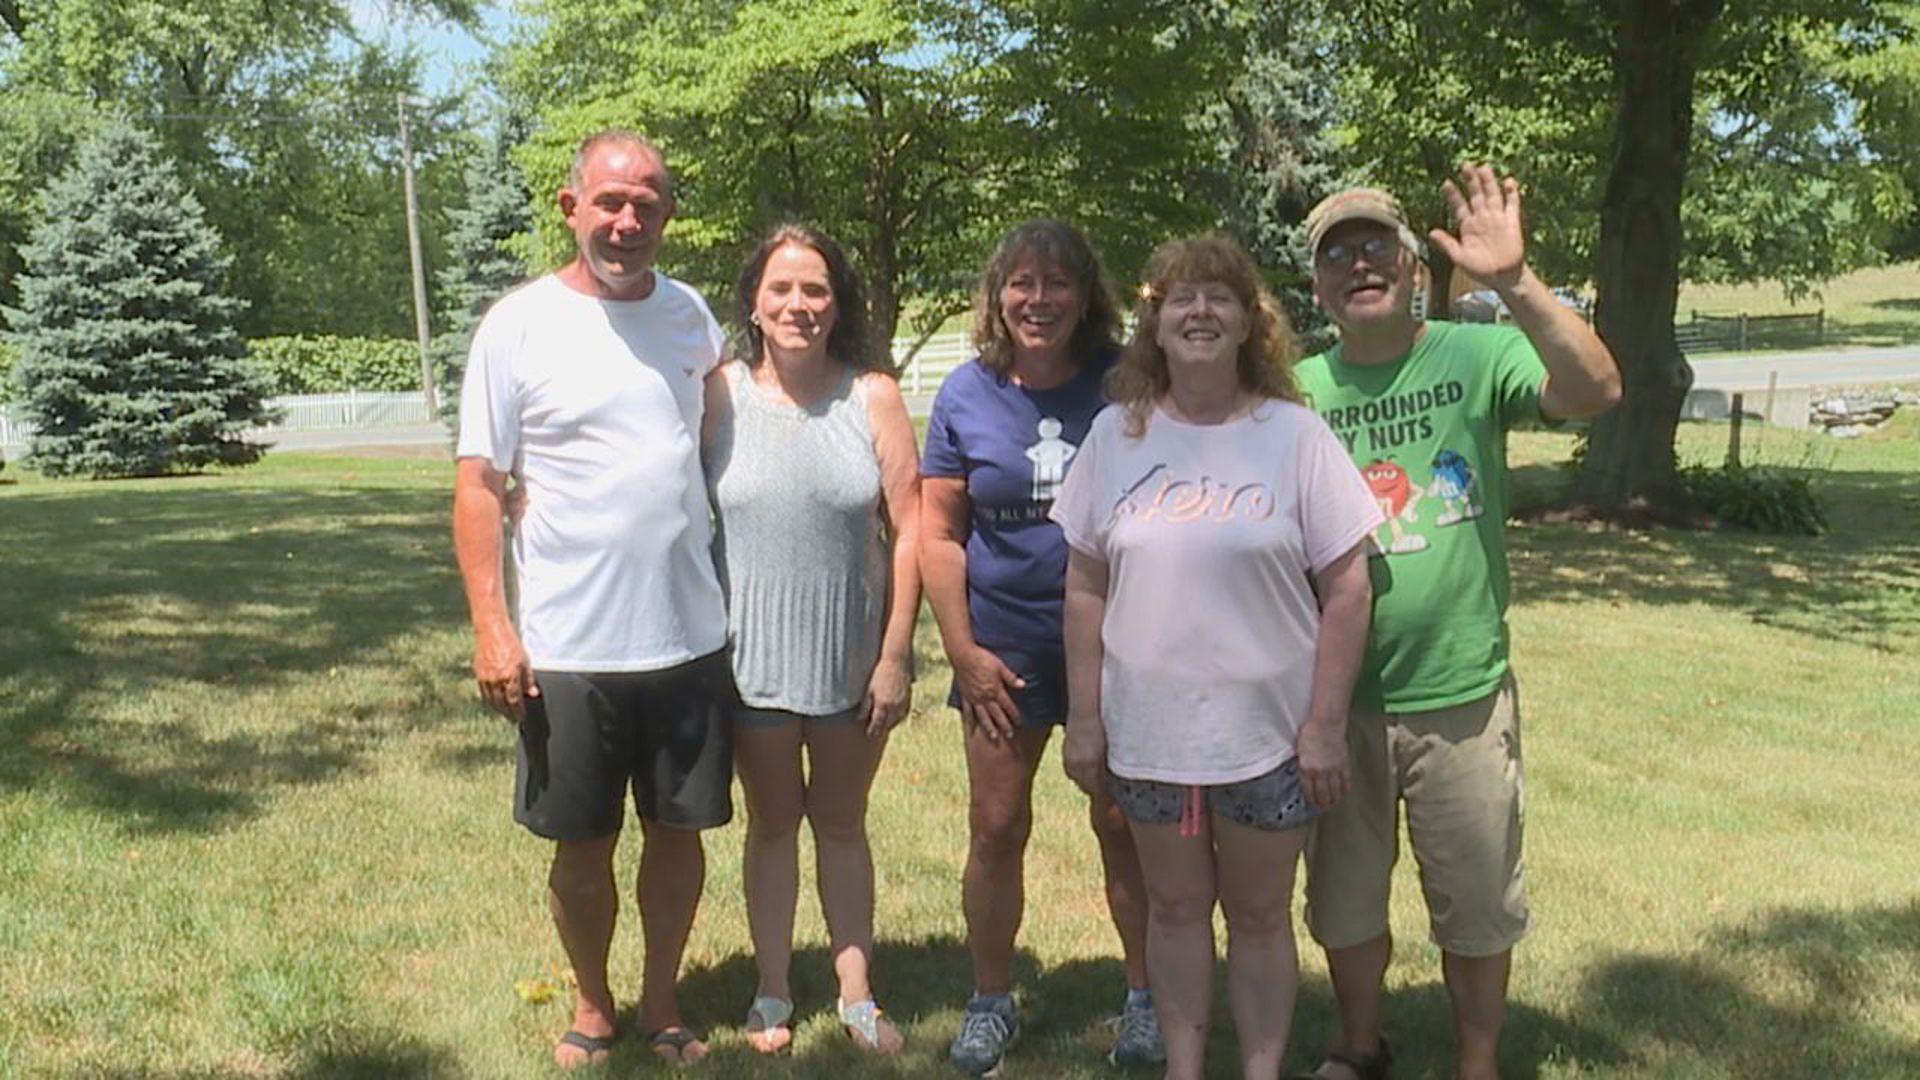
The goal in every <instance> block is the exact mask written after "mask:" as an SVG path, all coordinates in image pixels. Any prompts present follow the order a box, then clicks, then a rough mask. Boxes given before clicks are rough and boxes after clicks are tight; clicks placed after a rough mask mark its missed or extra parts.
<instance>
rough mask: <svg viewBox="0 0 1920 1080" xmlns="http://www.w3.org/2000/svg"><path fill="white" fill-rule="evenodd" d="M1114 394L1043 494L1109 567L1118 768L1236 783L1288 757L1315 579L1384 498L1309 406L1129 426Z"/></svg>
mask: <svg viewBox="0 0 1920 1080" xmlns="http://www.w3.org/2000/svg"><path fill="white" fill-rule="evenodd" d="M1125 421H1126V414H1125V412H1124V410H1123V409H1122V408H1121V407H1120V406H1112V407H1109V408H1108V409H1107V410H1106V411H1104V412H1102V413H1101V414H1100V415H1099V416H1098V417H1096V418H1095V419H1094V422H1093V427H1092V430H1091V431H1089V432H1088V434H1087V439H1086V441H1085V442H1084V443H1082V444H1081V446H1080V452H1079V453H1078V454H1077V455H1075V457H1074V459H1073V465H1072V467H1071V469H1070V470H1069V471H1068V473H1067V480H1066V484H1065V486H1064V488H1063V489H1062V490H1061V492H1060V497H1059V499H1058V501H1056V502H1055V503H1054V506H1053V519H1054V520H1055V521H1057V522H1059V523H1060V527H1061V529H1062V530H1063V531H1064V532H1065V534H1066V538H1067V543H1068V544H1069V545H1071V546H1072V547H1073V548H1074V549H1075V550H1077V551H1081V552H1084V553H1086V554H1089V555H1092V556H1094V557H1096V558H1098V559H1101V560H1103V561H1104V562H1106V564H1107V566H1108V571H1109V578H1108V585H1107V609H1106V620H1105V622H1104V623H1103V624H1102V625H1101V628H1100V637H1101V641H1102V643H1103V644H1104V646H1105V658H1104V661H1103V663H1102V666H1101V671H1100V711H1101V717H1102V719H1103V720H1104V721H1105V724H1106V729H1107V765H1108V767H1109V768H1111V769H1112V770H1113V771H1114V773H1115V774H1116V775H1118V776H1122V777H1126V778H1129V779H1136V780H1159V781H1163V782H1167V783H1176V784H1230V783H1234V782H1236V781H1240V780H1246V779H1250V778H1252V777H1255V776H1259V775H1261V774H1262V773H1266V772H1271V771H1272V770H1273V769H1275V768H1278V767H1279V766H1280V765H1281V764H1282V763H1284V762H1285V761H1286V760H1287V759H1288V758H1291V757H1292V756H1293V754H1294V741H1295V738H1296V736H1297V735H1298V733H1299V730H1300V725H1301V724H1302V723H1303V722H1304V721H1305V720H1306V715H1307V706H1308V703H1309V698H1310V697H1311V694H1312V689H1313V657H1314V644H1315V641H1316V639H1317V638H1318V635H1319V629H1320V608H1319V604H1318V603H1317V602H1316V600H1315V598H1314V594H1313V584H1312V580H1311V578H1310V577H1309V575H1310V574H1311V573H1312V572H1314V571H1316V570H1320V569H1322V568H1324V567H1326V566H1327V565H1328V564H1329V563H1331V562H1333V561H1334V560H1335V559H1337V558H1339V557H1340V556H1341V555H1343V554H1345V553H1346V552H1348V551H1349V550H1351V549H1352V548H1353V546H1354V545H1355V544H1358V543H1361V542H1363V541H1364V540H1366V538H1367V536H1368V535H1369V534H1371V533H1372V532H1373V530H1374V529H1375V528H1376V527H1378V526H1379V524H1380V509H1379V507H1378V505H1377V504H1376V501H1375V500H1374V498H1373V496H1372V495H1371V494H1370V493H1369V492H1368V491H1367V487H1366V484H1365V482H1364V481H1362V480H1361V479H1360V473H1359V471H1358V470H1356V469H1355V468H1354V467H1353V462H1352V461H1351V460H1350V459H1349V458H1348V456H1347V452H1346V450H1345V448H1343V447H1342V446H1341V445H1340V442H1339V440H1338V439H1337V438H1336V437H1335V436H1334V434H1333V432H1332V431H1331V430H1329V429H1328V428H1327V425H1326V424H1325V423H1324V422H1322V421H1321V419H1320V418H1319V417H1318V416H1315V415H1314V414H1313V412H1312V411H1311V410H1308V409H1306V408H1304V407H1302V406H1299V405H1294V404H1291V403H1288V402H1284V401H1264V402H1261V403H1260V404H1258V405H1256V406H1255V407H1254V408H1253V409H1252V410H1251V412H1250V413H1249V414H1248V415H1246V416H1242V417H1239V418H1237V419H1233V420H1229V421H1227V422H1226V423H1223V424H1214V425H1195V424H1186V423H1181V422H1180V421H1177V420H1175V419H1173V418H1172V417H1171V416H1168V415H1167V414H1166V413H1165V412H1163V411H1160V410H1157V409H1156V410H1155V411H1154V413H1153V414H1152V417H1151V419H1150V420H1149V422H1148V424H1147V430H1146V431H1145V433H1144V434H1142V435H1141V437H1140V438H1138V439H1134V438H1129V437H1128V436H1127V435H1126V433H1125V431H1124V428H1123V425H1124V424H1125Z"/></svg>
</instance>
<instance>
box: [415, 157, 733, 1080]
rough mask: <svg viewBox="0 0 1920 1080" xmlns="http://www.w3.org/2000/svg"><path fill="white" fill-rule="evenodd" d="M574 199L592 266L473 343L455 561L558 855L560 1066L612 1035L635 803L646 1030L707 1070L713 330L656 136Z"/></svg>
mask: <svg viewBox="0 0 1920 1080" xmlns="http://www.w3.org/2000/svg"><path fill="white" fill-rule="evenodd" d="M559 203H560V212H561V213H562V214H563V215H564V216H565V218H566V221H567V225H568V227H569V228H571V229H572V231H573V234H574V240H575V242H576V243H577V245H578V249H579V253H578V255H577V256H576V257H575V258H574V260H573V261H572V262H570V263H568V264H567V265H566V266H564V267H562V268H561V269H560V270H558V271H556V272H555V273H553V274H549V275H547V276H545V277H541V278H539V279H537V280H535V281H532V282H529V283H528V284H526V285H524V286H522V287H520V288H519V289H516V290H515V291H514V292H512V293H510V294H508V295H507V296H505V297H503V298H502V299H501V300H500V302H499V303H497V304H495V305H494V307H493V308H492V310H490V311H488V312H487V315H486V318H485V319H483V320H481V323H480V326H479V329H478V330H476V331H475V333H474V339H473V349H472V352H471V355H470V357H469V360H468V365H467V374H466V382H465V385H464V386H463V387H462V390H461V395H460V441H459V448H458V457H459V462H458V471H457V472H456V474H455V481H454V510H453V538H454V548H455V551H456V553H457V554H458V556H459V561H460V573H461V575H462V577H463V578H464V579H465V581H466V591H467V602H468V606H469V608H470V610H471V614H472V619H473V630H474V658H473V670H474V675H475V676H476V677H477V678H478V680H479V683H480V693H481V696H482V697H483V698H484V699H485V700H486V703H487V704H488V706H490V707H491V708H493V709H495V710H497V711H499V712H501V713H503V714H505V715H506V716H508V717H510V718H511V719H512V720H514V721H515V723H516V724H517V725H518V728H519V735H520V739H519V752H518V763H517V768H516V779H515V785H514V788H515V790H514V818H515V820H517V821H519V822H520V823H521V824H522V825H524V826H526V827H527V828H528V829H529V830H531V831H532V832H533V833H534V834H536V835H538V836H542V837H547V838H549V839H552V840H554V841H556V845H555V850H554V857H553V864H552V868H551V870H550V871H549V874H548V878H547V886H548V901H549V904H550V906H551V907H552V910H553V918H554V923H555V925H556V926H557V927H558V929H559V932H560V941H561V944H562V946H563V947H564V948H565V949H566V952H567V957H568V959H569V960H570V961H571V962H572V965H573V972H574V977H575V980H576V982H577V992H576V993H577V996H576V1000H575V1004H574V1014H573V1024H572V1026H571V1028H570V1029H569V1030H568V1031H567V1033H566V1034H565V1035H564V1036H562V1038H561V1039H560V1042H559V1044H558V1045H556V1046H555V1047H554V1051H553V1057H554V1061H555V1062H556V1063H557V1064H559V1065H561V1066H563V1067H572V1066H577V1065H586V1064H592V1063H594V1062H597V1061H600V1060H602V1059H604V1058H605V1057H606V1056H607V1053H608V1050H609V1047H610V1046H611V1045H612V1043H613V1039H614V1036H615V1030H614V1001H613V994H612V991H611V990H610V988H609V986H608V982H607V954H608V951H609V947H610V945H611V942H612V939H613V926H614V919H615V915H616V912H617V911H618V908H619V897H618V893H617V890H616V888H615V886H614V880H613V852H614V847H615V845H616V843H617V842H618V840H619V837H620V828H621V825H622V823H623V822H624V820H625V817H626V807H625V800H626V793H627V790H628V789H629V788H630V789H631V791H632V798H633V802H634V807H635V809H636V810H637V811H638V813H639V816H640V824H641V832H642V835H643V837H644V842H645V849H644V851H643V853H642V855H641V859H640V872H639V878H638V881H637V886H636V887H637V892H638V895H639V905H640V921H641V925H642V928H643V932H644V937H645V945H646V962H645V971H644V973H643V976H642V980H641V992H640V1002H639V1007H638V1010H637V1012H638V1020H639V1025H640V1028H641V1030H642V1031H645V1032H647V1033H648V1037H649V1039H650V1041H651V1045H652V1048H653V1050H654V1052H655V1053H657V1054H659V1055H660V1056H661V1057H662V1058H665V1059H666V1060H668V1061H671V1062H674V1063H678V1064H685V1063H688V1062H692V1061H695V1060H698V1059H699V1058H700V1057H702V1056H703V1055H705V1053H706V1047H705V1045H704V1044H703V1043H702V1042H701V1041H700V1040H699V1038H698V1037H697V1036H695V1035H694V1034H693V1033H692V1032H691V1031H689V1030H688V1028H687V1027H686V1026H685V1024H684V1022H683V1020H682V1018H681V1016H680V1007H679V1002H678V999H677V997H676V993H675V985H674V984H675V982H676V980H677V979H678V977H679V969H680V959H681V956H682V954H683V953H684V951H685V948H686V941H687V934H688V932H689V930H690V929H691V927H692V925H693V915H694V909H695V907H696V906H697V905H698V903H699V899H700V889H701V885H702V882H703V880H704V877H705V872H706V861H705V854H704V852H703V850H702V848H701V841H700V833H699V830H701V829H704V828H710V827H712V826H716V825H721V824H724V823H725V822H727V821H728V820H729V819H730V818H731V817H732V814H733V806H732V800H731V796H730V793H729V788H730V785H731V782H732V747H731V743H730V739H729V727H728V719H727V718H728V716H729V714H730V711H731V709H732V707H733V702H734V696H735V695H734V688H733V678H732V674H731V671H730V668H729V664H728V662H727V658H726V654H725V646H726V642H727V624H726V610H725V601H724V599H723V598H722V594H721V592H720V586H719V582H718V581H717V579H716V577H715V575H714V568H713V562H712V558H711V556H710V554H709V551H708V545H709V543H710V541H711V539H712V537H711V534H710V526H709V524H708V518H707V496H706V485H705V483H704V481H703V479H702V477H701V473H700V456H699V432H700V413H701V406H702V397H701V382H702V380H703V379H704V378H705V377H706V375H707V373H708V372H709V371H711V370H713V368H714V366H715V365H716V364H717V363H718V362H719V359H720V343H721V338H720V328H719V326H718V325H717V324H716V323H715V322H714V319H713V315H712V313H711V312H709V311H708V310H707V306H706V304H705V302H704V301H702V300H701V299H700V297H699V295H698V294H697V293H695V292H694V291H693V290H692V289H690V288H688V287H687V286H685V285H683V284H681V283H680V282H677V281H674V280H673V279H671V278H669V277H667V276H665V275H664V274H661V273H659V272H658V271H656V270H654V269H653V259H654V256H655V254H656V253H657V252H658V251H659V248H660V233H661V229H662V228H663V227H664V226H665V225H666V223H667V221H668V219H669V218H671V217H672V216H673V180H672V176H671V175H670V174H669V173H668V171H667V167H666V163H665V161H664V160H663V159H662V158H661V156H660V153H659V151H658V150H656V149H655V148H654V147H653V146H652V144H650V143H648V142H647V140H646V139H644V138H642V137H641V136H639V135H636V134H634V133H632V132H628V131H618V130H615V131H605V132H601V133H599V134H597V135H594V136H591V137H590V138H588V139H587V140H586V141H585V142H583V143H582V144H581V145H580V149H579V152H578V153H577V154H576V155H575V156H574V162H573V170H572V173H571V175H570V176H569V178H568V183H567V186H566V187H563V188H561V189H560V192H559ZM509 477H514V478H515V479H516V481H517V483H518V484H519V485H521V487H522V488H523V489H524V490H523V491H522V492H521V493H520V494H522V495H524V501H523V503H522V507H523V510H524V513H523V514H520V515H517V516H518V517H519V521H518V524H517V527H516V529H515V531H514V535H513V543H512V547H513V560H514V568H515V571H516V573H517V583H518V590H517V592H518V598H517V599H518V603H517V607H518V612H517V618H515V617H514V615H512V614H510V613H509V610H508V604H507V600H506V590H505V587H504V574H503V568H502V555H503V552H502V550H501V548H502V543H501V519H502V513H503V510H504V508H505V505H506V502H507V486H508V478H509Z"/></svg>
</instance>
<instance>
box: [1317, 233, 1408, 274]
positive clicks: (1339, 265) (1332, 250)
mask: <svg viewBox="0 0 1920 1080" xmlns="http://www.w3.org/2000/svg"><path fill="white" fill-rule="evenodd" d="M1399 251H1400V241H1399V240H1398V239H1397V238H1395V237H1394V236H1393V235H1392V234H1390V233H1377V234H1375V235H1373V236H1369V237H1367V238H1366V239H1365V240H1354V241H1346V240H1337V241H1335V242H1333V243H1331V244H1328V245H1326V246H1325V247H1323V248H1321V249H1320V253H1319V254H1318V255H1316V256H1315V257H1314V261H1316V262H1318V263H1319V264H1320V265H1321V266H1323V267H1325V268H1327V269H1329V270H1346V269H1349V268H1351V267H1352V266H1353V263H1354V260H1355V259H1358V258H1359V257H1360V256H1362V255H1364V256H1366V257H1367V262H1369V263H1372V264H1374V265H1379V264H1380V263H1384V262H1388V261H1390V260H1391V259H1392V258H1393V257H1394V256H1395V255H1396V254H1398V253H1399Z"/></svg>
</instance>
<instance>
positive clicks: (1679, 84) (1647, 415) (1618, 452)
mask: <svg viewBox="0 0 1920 1080" xmlns="http://www.w3.org/2000/svg"><path fill="white" fill-rule="evenodd" d="M1721 2H1722V0H1692V2H1676V0H1619V2H1618V3H1617V4H1616V5H1615V6H1614V10H1615V12H1616V15H1617V20H1616V24H1615V36H1614V58H1613V68H1614V75H1613V78H1614V122H1613V146H1612V152H1611V155H1610V160H1609V162H1608V167H1607V181H1606V191H1605V194H1604V195H1603V197H1602V201H1601V205H1600V237H1599V244H1598V247H1597V250H1596V253H1595V258H1594V262H1595V266H1594V281H1595V285H1596V290H1595V291H1596V293H1597V294H1598V295H1597V298H1596V305H1595V320H1594V321H1595V325H1596V326H1597V327H1598V329H1599V331H1600V336H1601V337H1602V338H1603V339H1604V340H1605V341H1606V343H1607V346H1608V347H1609V348H1611V349H1612V350H1613V355H1614V358H1615V359H1616V360H1618V361H1619V363H1620V374H1621V377H1622V380H1623V383H1624V385H1625V391H1626V393H1625V398H1624V399H1623V400H1622V401H1621V403H1620V404H1619V406H1618V407H1616V408H1615V409H1613V411H1611V412H1609V413H1606V414H1604V415H1602V416H1600V417H1598V418H1596V419H1595V420H1594V422H1593V427H1592V434H1591V442H1590V444H1589V446H1588V449H1587V456H1586V461H1585V464H1584V465H1583V466H1582V467H1581V470H1580V476H1579V479H1578V481H1577V483H1576V484H1575V490H1574V500H1575V502H1576V503H1577V504H1579V507H1580V508H1581V509H1583V510H1586V511H1589V512H1591V513H1593V514H1595V515H1597V516H1601V517H1605V518H1609V519H1613V520H1623V521H1629V522H1647V521H1658V522H1670V523H1694V522H1696V521H1697V520H1698V514H1697V512H1696V511H1695V509H1694V507H1693V505H1692V500H1691V499H1690V498H1689V497H1688V495H1687V492H1686V489H1685V487H1684V486H1683V485H1682V484H1681V483H1680V478H1679V475H1678V473H1677V472H1676V470H1675V467H1674V459H1673V437H1674V430H1675V428H1677V427H1678V426H1679V422H1680V407H1681V405H1682V403H1683V402H1684V401H1685V400H1686V395H1687V389H1688V387H1689V386H1691V385H1692V383H1693V371H1692V369H1691V368H1690V367H1688V366H1687V360H1686V357H1685V356H1683V355H1681V353H1680V349H1679V347H1678V346H1677V345H1675V344H1674V340H1673V315H1674V308H1675V306H1676V304H1677V303H1678V298H1679V285H1680V248H1681V239H1682V237H1681V232H1680V198H1681V193H1682V190H1683V189H1684V187H1685V184H1686V177H1687V157H1688V150H1689V145H1690V141H1691V138H1692V134H1693V79H1694V68H1695V65H1696V63H1697V62H1698V57H1699V51H1700V46H1701V43H1702V41H1703V40H1704V38H1705V37H1706V33H1707V31H1708V29H1709V28H1710V27H1711V26H1712V24H1713V22H1714V20H1715V19H1717V18H1719V16H1720V11H1721Z"/></svg>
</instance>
